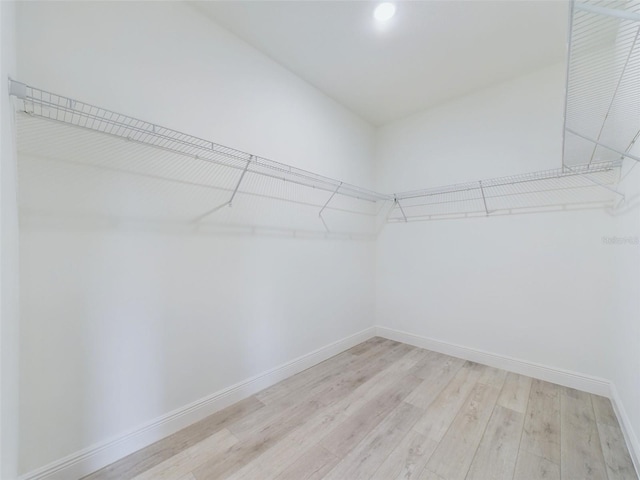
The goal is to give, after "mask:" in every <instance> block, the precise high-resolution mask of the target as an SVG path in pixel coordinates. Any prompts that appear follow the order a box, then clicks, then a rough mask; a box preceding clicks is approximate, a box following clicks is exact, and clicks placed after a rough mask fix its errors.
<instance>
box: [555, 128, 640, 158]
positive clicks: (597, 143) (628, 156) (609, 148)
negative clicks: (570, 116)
mask: <svg viewBox="0 0 640 480" xmlns="http://www.w3.org/2000/svg"><path fill="white" fill-rule="evenodd" d="M565 130H566V131H567V132H569V133H571V134H573V135H575V136H576V137H580V138H582V139H584V140H586V141H588V142H591V143H595V144H596V145H600V146H601V147H603V148H606V149H607V150H611V151H612V152H613V153H617V154H618V155H620V156H621V157H627V158H630V159H631V160H635V161H636V162H640V157H637V156H635V155H631V154H630V153H629V152H621V151H620V150H617V149H615V148H613V147H610V146H609V145H605V144H604V143H601V142H600V141H598V140H594V139H593V138H589V137H587V136H585V135H582V134H581V133H578V132H576V131H575V130H571V129H570V128H565Z"/></svg>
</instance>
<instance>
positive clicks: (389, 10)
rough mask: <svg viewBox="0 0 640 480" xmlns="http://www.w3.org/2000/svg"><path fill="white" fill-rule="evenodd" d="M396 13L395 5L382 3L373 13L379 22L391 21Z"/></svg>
mask: <svg viewBox="0 0 640 480" xmlns="http://www.w3.org/2000/svg"><path fill="white" fill-rule="evenodd" d="M395 13H396V6H395V5H394V4H393V3H389V2H385V3H381V4H380V5H378V6H377V7H376V9H375V10H374V11H373V17H374V18H375V19H376V20H378V21H379V22H386V21H387V20H390V19H391V17H393V16H394V15H395Z"/></svg>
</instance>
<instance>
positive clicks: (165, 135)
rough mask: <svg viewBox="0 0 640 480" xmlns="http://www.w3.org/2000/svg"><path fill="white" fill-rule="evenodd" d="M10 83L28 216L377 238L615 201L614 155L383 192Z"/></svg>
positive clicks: (616, 175)
mask: <svg viewBox="0 0 640 480" xmlns="http://www.w3.org/2000/svg"><path fill="white" fill-rule="evenodd" d="M11 93H12V94H13V95H14V96H16V97H18V98H19V99H21V100H22V102H21V103H20V105H19V107H20V109H21V110H22V113H21V114H19V115H18V119H17V126H18V150H19V152H20V161H19V181H20V207H21V213H22V215H23V217H24V218H27V217H29V218H38V219H43V218H45V219H47V218H48V219H52V218H58V219H60V218H65V219H67V220H68V221H70V222H71V221H75V220H83V221H84V220H87V219H88V220H91V221H94V220H95V219H103V220H105V221H106V222H108V223H122V222H142V223H146V224H148V223H154V224H156V225H164V224H171V225H181V226H185V227H186V228H196V229H200V230H202V229H219V228H220V227H224V228H226V229H231V230H244V231H250V232H255V231H257V230H262V231H270V232H278V234H282V233H283V232H288V233H293V234H294V235H298V236H323V237H325V238H327V237H330V236H340V235H342V236H348V237H349V238H373V237H375V235H377V233H378V232H379V231H380V229H381V228H382V227H383V226H384V225H385V224H387V223H396V222H408V221H416V220H433V219H440V218H459V217H469V216H479V215H481V216H486V215H498V214H505V213H524V212H533V211H547V210H549V209H566V208H602V207H610V206H613V205H615V204H617V203H618V202H619V201H620V200H621V195H620V194H619V193H617V192H616V191H615V188H614V186H615V184H616V183H617V181H618V178H619V170H620V168H619V167H620V160H619V159H618V158H616V159H609V160H607V161H593V162H590V163H588V162H585V164H583V165H576V166H569V165H566V166H564V167H563V168H562V169H559V170H550V171H541V172H534V173H529V174H522V175H514V176H510V177H502V178H494V179H487V180H482V181H478V182H469V183H465V184H459V185H449V186H444V187H438V188H433V189H427V190H421V191H412V192H403V193H398V194H395V195H388V194H383V193H378V192H375V191H371V190H367V189H363V188H360V187H357V186H355V185H349V184H345V183H343V182H340V181H338V180H334V179H331V178H328V177H324V176H321V175H317V174H314V173H312V172H307V171H304V170H300V169H297V168H295V167H291V166H288V165H285V164H282V163H278V162H274V161H271V160H268V159H264V158H262V157H259V156H256V155H251V154H248V153H244V152H241V151H238V150H235V149H232V148H228V147H225V146H222V145H218V144H216V143H213V142H210V141H207V140H203V139H200V138H197V137H193V136H191V135H187V134H184V133H180V132H176V131H174V130H170V129H167V128H164V127H161V126H158V125H155V124H152V123H149V122H145V121H142V120H137V119H134V118H132V117H128V116H126V115H122V114H119V113H116V112H112V111H109V110H105V109H102V108H100V107H96V106H92V105H89V104H86V103H83V102H79V101H76V100H73V99H70V98H68V97H64V96H60V95H56V94H53V93H50V92H46V91H44V90H40V89H37V88H33V87H29V86H26V85H24V84H21V83H17V82H12V83H11ZM69 126H73V127H77V128H69ZM231 207H233V208H231Z"/></svg>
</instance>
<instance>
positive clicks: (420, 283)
mask: <svg viewBox="0 0 640 480" xmlns="http://www.w3.org/2000/svg"><path fill="white" fill-rule="evenodd" d="M563 86H564V70H563V67H562V66H561V65H557V66H554V67H549V68H546V69H544V70H542V71H539V72H536V73H533V74H530V75H527V76H525V77H521V78H518V79H516V80H513V81H511V82H507V83H504V84H501V85H497V86H495V87H492V88H490V89H487V90H483V91H480V92H477V93H475V94H473V95H469V96H467V97H464V98H460V99H458V100H456V101H453V102H451V103H449V104H446V105H443V106H441V107H439V108H436V109H433V110H430V111H427V112H423V113H421V114H418V115H416V116H413V117H410V118H407V119H405V120H402V121H399V122H396V123H394V124H391V125H389V126H387V127H383V128H382V129H381V131H380V134H379V150H378V158H377V162H378V164H377V172H378V179H379V188H381V189H386V190H396V191H397V190H398V189H412V188H416V187H426V186H436V185H440V184H442V185H446V184H451V183H457V182H464V181H470V180H478V179H482V178H487V177H489V178H490V177H497V176H503V175H512V174H519V173H524V172H528V171H536V170H541V169H546V168H558V167H559V166H560V165H561V136H560V133H561V132H562V121H563V120H562V113H563V105H564V101H563ZM606 219H607V217H606V215H605V214H604V213H602V212H590V211H586V212H578V213H576V212H570V213H549V214H529V215H514V216H504V217H499V218H498V217H494V218H476V219H468V220H464V221H460V220H438V221H431V222H424V223H414V224H410V225H404V224H396V225H389V226H388V228H387V229H385V231H384V232H383V233H382V235H381V237H380V238H379V241H378V245H377V253H378V255H377V262H378V265H377V277H376V278H377V297H376V298H377V307H376V315H377V321H378V324H380V325H383V326H387V327H389V328H395V329H399V330H404V331H409V332H412V333H415V334H418V335H423V336H427V337H430V338H433V339H436V340H440V341H443V342H450V343H454V344H458V345H462V346H466V347H470V348H476V349H480V350H485V351H488V352H492V353H496V354H499V355H507V356H511V357H515V358H519V359H524V360H528V361H530V362H537V363H540V364H545V365H551V366H554V367H557V368H563V369H567V370H572V371H576V372H581V373H584V374H589V375H594V376H601V377H605V378H608V377H607V374H608V373H610V371H611V370H610V365H609V364H608V360H606V359H607V358H608V354H609V353H610V351H611V350H610V342H608V341H606V339H607V338H608V337H610V336H611V333H610V332H609V330H608V327H607V322H606V319H607V318H608V317H609V315H610V314H611V312H610V308H609V288H608V285H610V284H611V282H612V281H613V271H612V268H611V265H610V264H611V257H610V252H609V251H607V250H606V249H603V248H601V236H602V234H603V233H602V231H603V227H602V225H603V222H605V221H606ZM603 359H605V360H604V361H603Z"/></svg>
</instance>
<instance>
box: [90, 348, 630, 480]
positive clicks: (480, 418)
mask: <svg viewBox="0 0 640 480" xmlns="http://www.w3.org/2000/svg"><path fill="white" fill-rule="evenodd" d="M85 478H86V479H87V480H89V479H90V480H106V479H118V480H128V479H136V480H143V479H144V480H151V479H162V480H167V479H172V480H211V479H218V478H224V479H234V480H235V479H248V480H264V479H276V480H305V479H321V478H323V479H332V480H355V479H377V480H393V479H420V480H463V479H466V480H489V479H519V480H520V479H526V480H536V479H562V480H584V479H598V480H614V479H615V480H617V479H637V477H636V474H635V471H634V469H633V465H632V463H631V459H630V457H629V453H628V451H627V448H626V445H625V442H624V439H623V437H622V432H621V430H620V427H619V425H618V422H617V420H616V417H615V415H614V412H613V410H612V407H611V403H610V402H609V400H607V399H606V398H603V397H598V396H595V395H590V394H588V393H584V392H580V391H577V390H572V389H569V388H565V387H560V386H558V385H554V384H550V383H547V382H543V381H540V380H534V379H532V378H529V377H524V376H521V375H516V374H513V373H507V372H505V371H504V370H498V369H495V368H491V367H486V366H483V365H479V364H475V363H471V362H465V361H463V360H460V359H457V358H453V357H448V356H446V355H441V354H438V353H434V352H430V351H427V350H422V349H419V348H415V347H411V346H409V345H405V344H401V343H397V342H393V341H390V340H385V339H382V338H373V339H371V340H369V341H367V342H365V343H362V344H360V345H358V346H356V347H354V348H352V349H350V350H348V351H346V352H344V353H341V354H340V355H337V356H335V357H333V358H331V359H329V360H327V361H325V362H323V363H321V364H319V365H316V366H315V367H313V368H310V369H308V370H306V371H304V372H302V373H300V374H298V375H295V376H293V377H291V378H289V379H287V380H285V381H283V382H281V383H279V384H277V385H275V386H273V387H271V388H268V389H266V390H263V391H262V392H260V393H258V394H257V395H254V396H252V397H250V398H248V399H246V400H243V401H241V402H239V403H236V404H234V405H232V406H231V407H229V408H227V409H225V410H223V411H220V412H218V413H216V414H214V415H212V416H210V417H208V418H206V419H205V420H203V421H201V422H199V423H197V424H194V425H192V426H190V427H188V428H186V429H184V430H182V431H180V432H178V433H176V434H174V435H172V436H171V437H168V438H166V439H164V440H162V441H160V442H158V443H156V444H154V445H151V446H150V447H148V448H145V449H144V450H141V451H139V452H137V453H134V454H132V455H130V456H129V457H127V458H125V459H123V460H121V461H119V462H117V463H115V464H113V465H111V466H109V467H106V468H104V469H102V470H100V471H98V472H96V473H94V474H92V475H89V476H88V477H85Z"/></svg>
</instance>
